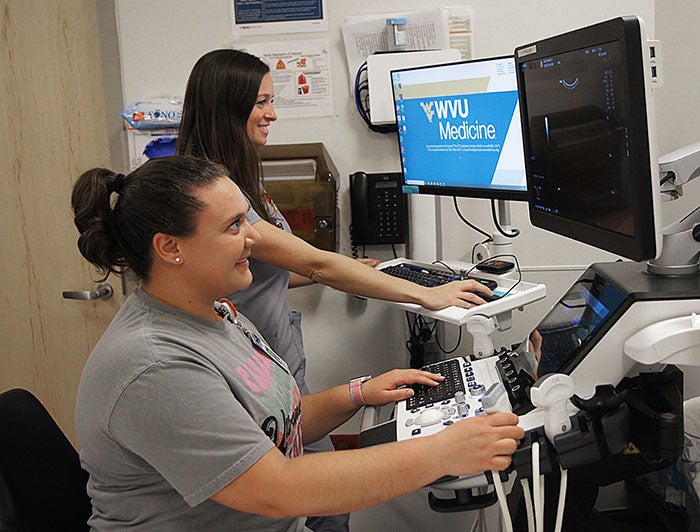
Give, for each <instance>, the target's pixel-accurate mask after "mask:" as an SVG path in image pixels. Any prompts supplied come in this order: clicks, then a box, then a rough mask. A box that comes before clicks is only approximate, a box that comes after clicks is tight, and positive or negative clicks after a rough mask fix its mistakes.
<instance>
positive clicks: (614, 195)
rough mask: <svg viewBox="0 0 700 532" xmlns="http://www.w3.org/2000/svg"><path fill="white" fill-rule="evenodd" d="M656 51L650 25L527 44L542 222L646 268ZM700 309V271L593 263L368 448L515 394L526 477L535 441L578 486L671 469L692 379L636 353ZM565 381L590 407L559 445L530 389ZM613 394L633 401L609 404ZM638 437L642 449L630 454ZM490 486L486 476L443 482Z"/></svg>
mask: <svg viewBox="0 0 700 532" xmlns="http://www.w3.org/2000/svg"><path fill="white" fill-rule="evenodd" d="M649 52H650V47H649V42H648V41H647V40H646V36H645V32H644V25H643V21H642V20H641V19H639V18H637V17H620V18H616V19H613V20H610V21H606V22H603V23H600V24H596V25H593V26H588V27H585V28H581V29H578V30H575V31H573V32H570V33H567V34H563V35H560V36H556V37H552V38H548V39H544V40H542V41H539V42H537V43H532V44H529V45H526V46H522V47H519V48H517V49H516V50H515V57H516V71H517V73H518V91H519V95H520V106H521V113H522V126H523V137H524V153H525V161H526V167H527V184H528V203H529V209H530V216H531V221H532V223H533V224H534V225H536V226H538V227H542V228H544V229H547V230H549V231H552V232H555V233H558V234H561V235H564V236H567V237H569V238H572V239H575V240H577V241H580V242H584V243H588V244H591V245H593V246H597V247H599V248H601V249H605V250H608V251H611V252H612V253H615V254H618V255H620V256H622V257H626V258H630V259H633V260H635V261H643V260H644V259H647V258H651V257H654V256H655V255H656V254H657V253H658V251H659V247H660V239H659V236H660V231H659V229H658V225H657V224H658V220H659V215H658V201H659V196H660V193H659V183H658V175H657V174H658V171H657V165H656V148H655V132H654V125H653V124H654V120H653V104H652V103H653V97H652V92H651V86H650V79H649V78H650V71H649V63H650V60H649V55H648V54H649ZM402 80H403V78H402ZM394 82H395V83H396V79H395V80H394ZM400 88H401V87H399V89H400ZM407 117H408V114H407ZM407 132H410V129H408V130H407ZM698 305H700V276H698V275H695V276H686V277H683V278H678V277H672V276H659V275H651V274H649V272H648V271H647V268H646V265H645V264H644V263H643V262H632V261H618V262H610V263H600V264H593V265H591V266H590V267H589V268H588V269H587V270H586V271H585V272H584V273H583V274H582V275H581V277H580V278H579V279H578V281H576V282H575V283H574V284H573V285H572V286H571V287H570V288H569V290H568V291H566V293H565V294H564V296H563V297H562V298H561V299H560V300H559V302H558V303H556V304H555V305H554V306H553V307H552V309H551V310H550V312H549V313H547V315H546V316H545V317H544V318H543V319H542V320H541V321H540V322H539V323H538V324H537V325H536V326H535V328H534V330H533V331H532V333H531V334H530V335H528V337H526V338H524V339H522V342H521V343H520V344H519V345H514V346H508V347H504V348H502V349H501V350H500V351H498V352H496V353H495V356H491V357H488V358H479V359H475V358H474V357H472V356H470V355H465V356H463V357H459V358H457V359H456V360H457V363H456V364H455V363H451V364H450V367H449V368H447V370H449V371H450V372H451V373H452V374H453V375H456V378H459V379H461V381H462V385H460V386H456V387H455V388H454V389H455V390H458V392H459V393H457V392H454V394H453V397H448V398H445V397H443V396H437V395H436V396H434V397H433V396H429V397H427V398H426V399H425V401H427V402H425V401H424V402H421V403H419V404H409V403H408V402H406V401H402V402H399V403H397V404H396V405H395V409H394V416H393V419H391V420H390V421H388V422H385V423H383V424H380V425H376V426H375V427H372V428H369V429H366V430H365V429H363V431H362V432H361V434H360V445H361V446H364V445H372V444H377V443H380V442H382V441H386V440H387V439H389V440H403V439H410V438H417V437H424V436H428V435H431V434H434V433H435V432H437V431H438V430H442V429H444V428H445V426H449V425H451V424H453V423H455V422H459V421H460V420H461V419H464V418H469V417H472V416H479V415H483V414H484V413H486V412H487V411H489V409H493V407H494V406H498V404H499V401H500V399H499V398H502V397H504V396H507V398H508V403H509V405H508V406H509V407H510V408H511V409H512V410H513V411H514V412H515V413H516V414H518V416H519V424H520V426H522V427H523V428H524V429H525V430H526V438H525V440H523V441H522V442H521V443H520V445H519V448H518V451H517V452H516V454H515V455H514V456H513V465H514V467H515V469H516V471H517V474H518V476H520V475H523V476H524V477H525V478H527V475H528V474H530V475H531V474H532V467H531V466H532V463H531V456H530V450H531V448H532V447H533V445H531V444H532V443H533V442H535V441H537V442H538V443H539V447H540V449H542V448H543V447H547V446H550V445H551V446H552V447H551V449H553V450H552V452H551V455H550V456H551V459H552V461H551V463H550V466H551V471H554V470H555V469H557V470H558V467H559V465H561V466H562V467H563V468H565V469H567V470H570V471H571V473H572V474H573V476H570V479H572V480H577V481H581V480H585V481H586V482H588V481H590V483H591V485H605V484H607V483H610V482H613V481H615V480H620V479H623V478H630V477H631V476H634V475H635V474H640V473H641V472H647V471H652V470H655V469H659V468H661V467H664V466H665V465H668V464H669V463H671V461H673V460H675V459H676V458H678V456H679V455H680V453H681V451H682V447H683V431H682V397H683V392H682V389H683V383H682V372H680V371H679V370H678V368H675V366H671V365H665V366H664V365H660V366H658V367H650V366H644V365H642V364H640V363H639V362H638V361H637V360H636V359H632V358H631V357H629V356H627V355H626V351H625V343H626V342H627V340H628V339H630V338H631V337H632V336H634V335H637V334H638V333H639V332H640V331H641V330H642V329H644V328H645V327H648V326H650V325H652V324H656V323H658V322H659V320H667V319H673V318H675V317H677V316H685V315H690V314H691V313H692V312H696V310H697V308H700V307H698ZM551 373H554V374H563V375H566V376H568V377H569V378H570V379H571V380H572V381H573V384H574V386H575V394H576V395H577V396H578V397H579V398H581V399H583V400H584V401H582V402H578V401H577V404H574V401H573V399H572V400H571V401H568V402H567V409H568V412H569V413H570V414H571V419H572V424H571V427H572V428H571V429H569V430H567V431H564V432H561V433H559V434H557V435H555V436H554V437H553V438H552V439H551V440H549V441H547V438H545V437H544V431H543V430H542V428H543V426H544V423H545V413H544V412H543V409H541V408H535V407H534V405H533V404H532V402H531V401H530V393H529V391H530V389H531V388H532V387H533V386H536V385H537V382H538V381H539V380H540V379H541V378H542V377H543V376H545V375H548V374H551ZM679 374H680V377H679ZM609 391H610V393H612V394H613V395H612V397H613V398H614V399H615V400H616V401H617V399H619V400H620V401H622V402H615V401H612V402H611V401H608V399H609V397H608V396H607V395H605V394H607V393H608V392H609ZM626 397H629V398H630V399H629V400H627V399H625V398H626ZM598 399H600V401H598ZM586 401H589V402H587V403H586ZM600 405H603V407H604V408H601V407H600ZM606 408H609V410H606ZM363 425H364V424H363ZM552 440H553V441H552ZM662 440H663V441H662ZM628 442H633V443H634V444H635V445H636V446H637V448H638V449H640V453H639V454H638V455H634V456H626V455H624V453H625V448H626V445H627V444H628ZM601 446H602V447H601ZM603 447H605V448H606V453H604V454H603V455H601V454H599V453H598V450H599V449H601V448H603ZM489 483H491V481H490V480H488V476H487V475H476V476H474V477H468V478H460V479H456V480H454V481H453V480H451V479H450V480H448V481H446V482H440V483H439V485H440V489H445V490H449V489H462V488H467V489H468V488H471V487H476V486H484V485H487V484H489ZM437 485H438V484H434V485H433V487H435V486H437ZM457 486H459V488H458V487H457ZM592 500H595V498H593V499H592ZM431 506H432V503H431ZM434 509H436V508H435V507H434ZM439 511H444V510H439Z"/></svg>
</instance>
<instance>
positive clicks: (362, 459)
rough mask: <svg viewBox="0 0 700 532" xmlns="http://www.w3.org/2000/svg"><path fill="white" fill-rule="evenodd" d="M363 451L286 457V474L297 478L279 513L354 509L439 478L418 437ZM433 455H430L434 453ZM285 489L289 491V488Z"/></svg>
mask: <svg viewBox="0 0 700 532" xmlns="http://www.w3.org/2000/svg"><path fill="white" fill-rule="evenodd" d="M420 440H421V438H416V439H415V440H414V441H411V442H402V443H401V444H396V443H392V444H387V445H382V446H377V447H373V448H367V449H358V450H352V451H336V452H333V453H315V456H314V455H306V456H300V457H299V458H297V459H294V460H289V461H288V462H287V464H286V467H288V468H289V470H288V475H289V478H294V477H296V478H297V479H301V481H300V482H298V484H297V486H298V489H297V490H296V493H295V499H296V500H290V501H288V502H287V505H288V506H287V505H286V506H285V507H284V508H280V510H281V512H282V513H284V514H292V515H294V514H300V515H329V514H335V513H346V512H354V511H357V510H361V509H363V508H367V507H369V506H374V505H376V504H379V503H382V502H385V501H388V500H391V499H394V498H396V497H400V496H401V495H405V494H407V493H410V492H412V491H415V490H417V489H420V488H422V487H424V486H426V485H427V484H429V483H431V482H433V481H435V480H436V479H437V478H439V477H440V476H442V473H441V472H439V470H440V465H439V464H436V463H435V460H434V459H432V458H428V455H429V454H430V453H431V449H430V444H429V443H430V442H429V441H426V440H425V439H424V438H423V441H420ZM433 454H434V453H433ZM290 491H294V490H293V489H292V490H290Z"/></svg>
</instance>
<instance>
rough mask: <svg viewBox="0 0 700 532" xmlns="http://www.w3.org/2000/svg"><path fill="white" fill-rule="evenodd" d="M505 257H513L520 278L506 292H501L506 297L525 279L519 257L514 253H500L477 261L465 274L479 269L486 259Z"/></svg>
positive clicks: (467, 274) (466, 275)
mask: <svg viewBox="0 0 700 532" xmlns="http://www.w3.org/2000/svg"><path fill="white" fill-rule="evenodd" d="M504 257H509V258H512V259H513V260H514V261H515V270H516V271H517V272H518V280H517V281H516V282H515V284H514V285H513V286H511V287H510V288H509V289H508V290H506V291H505V293H503V294H501V297H505V296H507V295H508V294H510V293H511V292H512V291H513V289H514V288H515V287H516V286H518V285H519V284H520V283H521V282H522V280H523V272H522V270H521V269H520V263H519V262H518V257H516V256H515V255H513V254H511V253H502V254H500V255H494V256H493V257H489V258H488V259H485V260H482V261H481V262H477V263H476V264H474V266H472V267H471V268H469V270H467V273H465V274H464V276H465V277H468V276H469V274H470V273H471V272H473V271H474V270H475V269H477V267H478V266H479V265H480V264H483V263H484V262H486V261H489V260H494V259H500V258H504Z"/></svg>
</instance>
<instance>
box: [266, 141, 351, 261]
mask: <svg viewBox="0 0 700 532" xmlns="http://www.w3.org/2000/svg"><path fill="white" fill-rule="evenodd" d="M259 153H260V159H261V161H262V168H263V181H264V184H265V189H266V190H267V192H268V193H269V194H270V197H271V198H272V200H273V201H274V202H275V204H276V205H277V208H278V209H279V210H280V211H281V212H282V214H283V215H284V217H285V218H286V219H287V221H288V222H289V225H290V226H291V227H292V231H293V232H294V234H295V235H296V236H298V237H300V238H302V239H304V240H305V241H307V242H308V243H309V244H311V245H313V246H316V247H317V248H319V249H325V250H327V251H337V250H338V202H337V189H336V184H337V183H338V176H339V174H338V170H337V168H336V167H335V164H333V161H332V160H331V158H330V155H329V154H328V151H327V150H326V147H325V146H324V145H323V143H320V142H316V143H309V144H271V145H266V146H262V147H260V148H259Z"/></svg>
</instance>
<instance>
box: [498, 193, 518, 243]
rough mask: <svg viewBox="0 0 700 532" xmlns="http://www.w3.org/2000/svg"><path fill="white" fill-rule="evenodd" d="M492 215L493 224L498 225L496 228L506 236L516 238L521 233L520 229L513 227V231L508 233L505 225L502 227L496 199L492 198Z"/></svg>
mask: <svg viewBox="0 0 700 532" xmlns="http://www.w3.org/2000/svg"><path fill="white" fill-rule="evenodd" d="M491 217H492V218H493V225H495V226H496V230H497V231H498V232H499V233H501V234H502V235H503V236H504V237H506V238H515V237H516V236H518V235H519V234H520V230H519V229H513V230H512V232H510V233H506V232H505V230H504V229H503V227H501V222H500V220H499V219H498V216H496V200H493V199H492V200H491Z"/></svg>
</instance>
